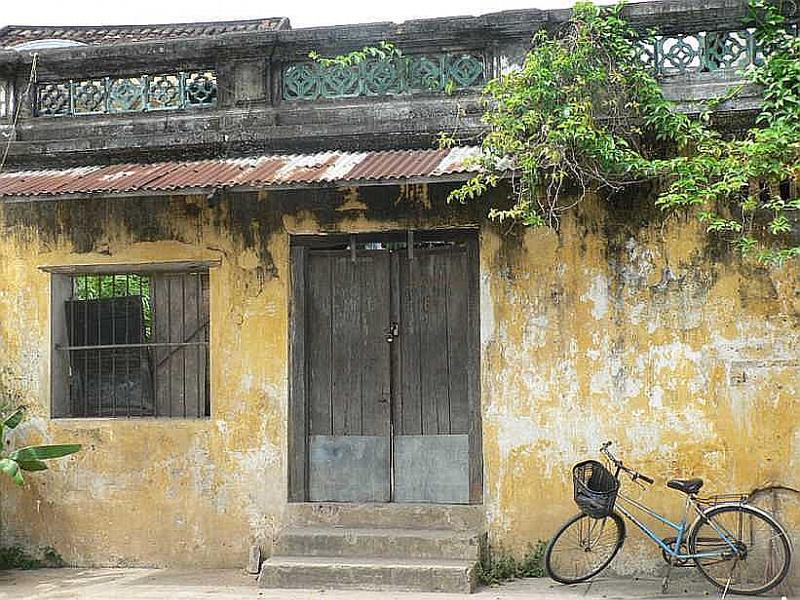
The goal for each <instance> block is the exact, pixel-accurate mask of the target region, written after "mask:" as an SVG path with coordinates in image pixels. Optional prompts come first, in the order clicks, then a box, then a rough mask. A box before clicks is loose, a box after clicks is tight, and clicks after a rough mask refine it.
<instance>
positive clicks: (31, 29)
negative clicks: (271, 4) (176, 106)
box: [0, 17, 291, 48]
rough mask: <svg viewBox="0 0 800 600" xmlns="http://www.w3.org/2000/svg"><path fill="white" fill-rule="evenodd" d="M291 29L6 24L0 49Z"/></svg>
mask: <svg viewBox="0 0 800 600" xmlns="http://www.w3.org/2000/svg"><path fill="white" fill-rule="evenodd" d="M282 29H291V26H290V25H289V20H288V19H287V18H286V17H271V18H268V19H253V20H250V21H215V22H210V23H168V24H161V25H109V26H105V25H97V26H78V27H69V26H65V27H51V26H39V25H33V26H28V25H8V26H7V27H3V28H0V47H5V48H13V47H14V46H19V45H21V44H31V43H34V42H40V41H43V40H48V41H50V42H55V41H57V40H63V41H68V42H78V43H80V44H89V45H92V46H94V45H109V44H125V43H129V42H144V41H158V40H169V39H185V38H195V37H209V36H215V35H220V34H225V33H245V32H256V31H277V30H282Z"/></svg>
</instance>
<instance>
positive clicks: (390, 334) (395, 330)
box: [386, 321, 400, 344]
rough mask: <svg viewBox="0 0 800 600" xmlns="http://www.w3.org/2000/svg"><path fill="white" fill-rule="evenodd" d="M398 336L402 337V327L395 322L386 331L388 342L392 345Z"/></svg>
mask: <svg viewBox="0 0 800 600" xmlns="http://www.w3.org/2000/svg"><path fill="white" fill-rule="evenodd" d="M398 335H400V325H399V324H398V323H397V322H395V321H393V322H392V323H391V324H390V325H389V327H388V328H387V329H386V341H387V342H388V343H389V344H391V343H392V342H393V341H394V338H396V337H397V336H398Z"/></svg>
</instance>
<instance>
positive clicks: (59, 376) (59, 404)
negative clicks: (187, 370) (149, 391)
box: [40, 259, 221, 422]
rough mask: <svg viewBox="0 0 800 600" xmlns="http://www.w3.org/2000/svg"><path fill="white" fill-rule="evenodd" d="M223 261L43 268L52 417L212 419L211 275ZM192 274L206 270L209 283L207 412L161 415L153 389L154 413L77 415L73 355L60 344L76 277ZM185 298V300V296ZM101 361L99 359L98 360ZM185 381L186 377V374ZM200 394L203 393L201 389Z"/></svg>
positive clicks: (205, 365) (65, 336)
mask: <svg viewBox="0 0 800 600" xmlns="http://www.w3.org/2000/svg"><path fill="white" fill-rule="evenodd" d="M220 264H221V260H218V259H215V260H192V261H167V262H157V263H130V264H129V263H125V264H120V263H108V264H75V265H48V266H42V267H40V269H41V270H42V271H44V272H46V273H48V274H49V275H50V311H49V315H48V316H49V320H50V323H49V327H50V338H49V351H50V354H49V361H48V367H49V369H50V394H49V396H50V398H49V404H50V418H51V419H58V420H78V421H82V422H84V421H87V420H93V419H94V420H96V419H101V420H108V419H114V420H119V419H122V420H131V419H133V420H142V419H145V420H147V419H150V420H153V419H157V420H169V421H175V420H187V421H202V420H208V419H210V418H211V416H212V414H213V403H212V401H211V313H212V310H211V275H212V269H213V268H214V267H218V266H219V265H220ZM191 273H204V274H205V275H206V277H207V278H208V280H207V285H208V288H207V290H208V292H207V293H208V298H207V304H206V307H205V308H206V310H207V314H206V315H205V316H206V317H207V319H208V325H207V327H208V342H207V343H206V351H205V356H204V368H205V376H206V381H207V383H206V384H205V391H204V394H205V399H206V409H205V410H204V411H203V412H200V411H199V410H198V414H197V415H187V414H186V411H185V410H184V413H183V414H178V415H170V414H159V413H158V408H157V406H156V397H155V392H153V400H152V401H153V412H154V414H112V415H102V414H83V415H81V414H74V413H73V411H72V409H71V399H70V382H69V375H68V374H66V373H68V370H69V357H68V356H67V353H66V352H64V351H63V350H62V349H59V348H58V347H57V346H58V345H59V342H60V341H61V342H63V341H64V340H66V339H67V337H68V334H67V317H66V314H59V309H58V307H59V305H60V304H61V303H63V302H65V301H67V300H68V299H69V298H70V297H71V296H72V294H73V289H72V286H73V281H74V280H75V277H76V276H80V275H87V276H104V275H137V274H142V275H143V274H163V275H187V274H191ZM184 300H185V299H184ZM98 360H99V359H98ZM182 379H183V380H185V377H182ZM198 393H199V392H198ZM198 397H199V396H198Z"/></svg>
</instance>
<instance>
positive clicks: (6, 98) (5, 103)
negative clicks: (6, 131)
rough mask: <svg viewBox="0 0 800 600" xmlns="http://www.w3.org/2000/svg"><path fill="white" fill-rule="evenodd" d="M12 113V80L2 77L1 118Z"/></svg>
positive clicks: (0, 92) (0, 80)
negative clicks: (5, 79)
mask: <svg viewBox="0 0 800 600" xmlns="http://www.w3.org/2000/svg"><path fill="white" fill-rule="evenodd" d="M10 114H11V82H10V81H4V80H2V79H0V119H5V118H6V117H8V116H9V115H10Z"/></svg>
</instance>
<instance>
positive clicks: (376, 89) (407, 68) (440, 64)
mask: <svg viewBox="0 0 800 600" xmlns="http://www.w3.org/2000/svg"><path fill="white" fill-rule="evenodd" d="M485 79H486V68H485V65H484V59H483V57H482V56H481V55H479V54H476V53H463V54H438V55H409V56H400V57H393V58H388V59H380V58H371V59H367V60H364V61H362V62H360V63H358V64H356V65H352V66H340V65H331V66H324V65H321V64H319V63H313V62H302V63H295V64H293V65H289V66H287V67H286V68H285V69H284V70H283V99H284V100H318V99H320V98H353V97H358V96H390V95H397V94H408V93H416V92H446V91H450V90H458V89H464V88H470V87H474V86H478V85H481V84H482V83H484V81H485Z"/></svg>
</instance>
